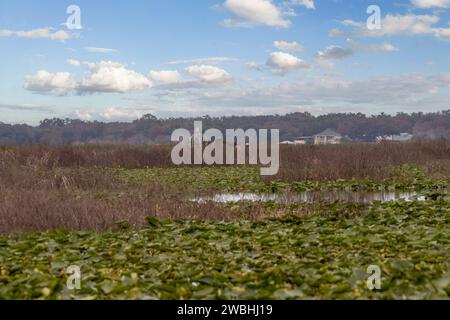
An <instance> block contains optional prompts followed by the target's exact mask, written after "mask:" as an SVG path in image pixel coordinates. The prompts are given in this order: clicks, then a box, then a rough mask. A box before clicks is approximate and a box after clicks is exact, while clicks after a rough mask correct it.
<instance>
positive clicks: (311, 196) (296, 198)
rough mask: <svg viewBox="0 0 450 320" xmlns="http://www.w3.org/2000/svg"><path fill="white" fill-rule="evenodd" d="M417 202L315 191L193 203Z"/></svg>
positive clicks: (398, 195) (409, 196)
mask: <svg viewBox="0 0 450 320" xmlns="http://www.w3.org/2000/svg"><path fill="white" fill-rule="evenodd" d="M415 199H417V200H419V201H425V197H424V196H419V195H417V193H405V192H388V191H386V192H345V191H327V192H324V191H315V192H302V193H282V194H272V193H266V194H257V193H224V194H216V195H214V196H207V197H198V198H195V199H194V200H193V201H195V202H198V203H205V202H209V201H212V202H217V203H232V202H238V201H250V202H269V201H274V202H278V203H295V202H306V203H318V202H334V201H347V202H357V203H372V202H375V201H381V202H389V201H396V200H406V201H412V200H415Z"/></svg>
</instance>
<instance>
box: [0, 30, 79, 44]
mask: <svg viewBox="0 0 450 320" xmlns="http://www.w3.org/2000/svg"><path fill="white" fill-rule="evenodd" d="M0 36H2V37H19V38H29V39H49V40H55V41H61V42H64V41H66V40H68V39H69V38H70V34H69V33H67V32H66V31H64V30H58V31H53V30H52V28H39V29H33V30H28V31H12V30H0Z"/></svg>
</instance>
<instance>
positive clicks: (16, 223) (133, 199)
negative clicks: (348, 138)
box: [0, 141, 450, 233]
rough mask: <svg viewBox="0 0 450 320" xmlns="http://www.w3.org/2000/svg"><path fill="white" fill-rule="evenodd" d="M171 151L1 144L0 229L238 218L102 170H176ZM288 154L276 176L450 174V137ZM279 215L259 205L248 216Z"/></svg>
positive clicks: (171, 189)
mask: <svg viewBox="0 0 450 320" xmlns="http://www.w3.org/2000/svg"><path fill="white" fill-rule="evenodd" d="M170 150H171V147H170V146H145V147H144V146H142V147H136V146H133V147H131V146H64V147H48V146H28V147H12V148H11V147H8V148H0V233H6V232H26V231H45V230H52V229H55V228H66V229H75V230H96V231H103V230H107V229H109V228H114V226H116V224H117V222H119V221H127V223H129V224H130V225H131V226H141V225H143V224H145V218H146V217H147V216H155V217H158V218H171V219H185V218H193V219H219V220H229V219H233V217H232V216H230V210H228V209H227V208H226V207H225V206H223V205H220V204H214V203H207V204H198V203H194V202H192V201H189V199H187V195H186V191H185V190H184V189H183V186H176V185H175V186H166V185H156V184H149V183H145V184H142V185H139V184H133V185H130V184H128V183H127V182H125V181H123V180H121V179H119V178H118V177H117V176H116V175H114V174H113V173H112V172H111V170H103V169H101V168H105V167H115V166H121V167H125V168H142V167H147V166H150V167H170V166H172V163H171V161H170ZM281 155H282V159H281V160H282V161H281V169H280V173H279V175H278V176H276V177H272V178H271V179H283V180H288V181H295V180H297V181H298V180H335V179H349V178H371V179H382V178H385V177H386V176H387V175H389V174H390V168H392V166H396V165H402V164H418V165H422V166H423V167H424V168H425V169H426V172H427V174H429V175H430V176H433V177H436V178H444V179H450V143H449V142H448V141H435V142H417V143H411V144H379V145H356V144H355V145H341V146H304V147H290V146H287V147H283V149H282V151H281ZM273 214H275V213H274V212H269V211H267V210H266V211H264V209H261V208H259V209H258V208H257V209H255V210H253V209H252V210H251V211H249V212H248V215H247V216H246V218H250V219H259V218H260V217H262V216H266V215H269V216H270V215H273ZM299 214H301V213H299ZM235 218H236V217H235Z"/></svg>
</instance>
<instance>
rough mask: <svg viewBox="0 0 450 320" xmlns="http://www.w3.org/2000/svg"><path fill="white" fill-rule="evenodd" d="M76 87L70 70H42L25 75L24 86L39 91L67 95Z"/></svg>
mask: <svg viewBox="0 0 450 320" xmlns="http://www.w3.org/2000/svg"><path fill="white" fill-rule="evenodd" d="M75 87H76V82H75V81H74V80H73V79H72V75H71V74H70V73H69V72H56V73H52V72H48V71H46V70H40V71H38V72H37V73H36V74H34V75H28V76H25V83H24V88H25V89H26V90H29V91H33V92H37V93H46V94H54V95H58V96H62V95H66V94H67V93H69V92H70V91H71V90H72V89H74V88H75Z"/></svg>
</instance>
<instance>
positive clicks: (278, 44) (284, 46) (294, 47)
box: [273, 41, 303, 52]
mask: <svg viewBox="0 0 450 320" xmlns="http://www.w3.org/2000/svg"><path fill="white" fill-rule="evenodd" d="M273 46H274V47H275V48H277V49H279V50H283V51H291V52H294V51H303V47H302V45H300V44H299V43H298V42H297V41H293V42H287V41H274V42H273Z"/></svg>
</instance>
